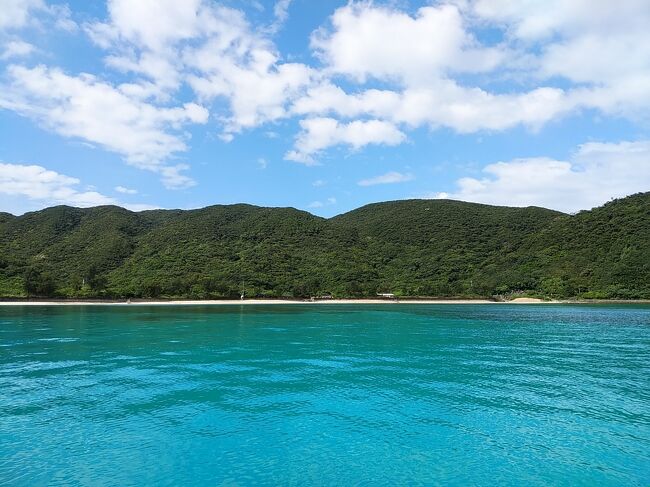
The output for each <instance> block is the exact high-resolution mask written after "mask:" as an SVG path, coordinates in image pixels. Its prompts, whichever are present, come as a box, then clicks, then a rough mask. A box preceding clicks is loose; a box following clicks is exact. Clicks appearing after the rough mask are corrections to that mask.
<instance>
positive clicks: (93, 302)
mask: <svg viewBox="0 0 650 487" xmlns="http://www.w3.org/2000/svg"><path fill="white" fill-rule="evenodd" d="M563 303H564V304H567V303H571V302H570V301H557V300H549V301H545V300H542V299H538V298H517V299H514V300H510V301H495V300H489V299H371V298H361V299H321V300H314V301H311V300H304V299H246V300H243V301H242V300H239V299H219V300H145V299H143V300H131V301H130V302H127V301H126V300H55V299H54V300H52V299H50V300H48V299H43V300H22V301H21V300H13V301H11V300H7V301H2V300H0V307H2V306H197V305H208V306H234V305H239V306H249V305H281V304H283V305H310V304H318V305H328V304H332V305H336V304H383V305H389V304H392V305H399V304H445V305H448V304H463V305H465V304H563ZM573 303H576V304H580V303H582V302H573Z"/></svg>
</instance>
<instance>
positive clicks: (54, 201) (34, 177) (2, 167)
mask: <svg viewBox="0 0 650 487" xmlns="http://www.w3.org/2000/svg"><path fill="white" fill-rule="evenodd" d="M80 185H81V181H80V180H79V179H77V178H74V177H70V176H67V175H65V174H61V173H58V172H56V171H51V170H49V169H46V168H44V167H42V166H38V165H34V164H32V165H27V164H9V163H3V162H0V204H1V205H2V207H0V211H9V212H11V213H15V214H20V213H24V212H25V211H29V210H31V209H37V208H42V207H43V206H53V205H69V206H76V207H81V208H87V207H91V206H101V205H119V206H122V207H124V208H128V209H129V210H132V211H143V210H153V209H157V208H160V207H159V206H155V205H149V204H143V203H122V202H120V201H119V200H116V199H115V198H111V197H110V196H106V195H104V194H102V193H100V192H98V191H96V190H95V189H94V188H93V187H92V186H90V187H86V189H81V188H80ZM129 194H132V193H129Z"/></svg>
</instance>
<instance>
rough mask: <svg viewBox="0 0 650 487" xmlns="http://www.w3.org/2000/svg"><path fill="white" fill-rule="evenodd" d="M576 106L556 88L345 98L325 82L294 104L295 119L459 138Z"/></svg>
mask: <svg viewBox="0 0 650 487" xmlns="http://www.w3.org/2000/svg"><path fill="white" fill-rule="evenodd" d="M579 103H581V101H580V100H579V99H578V98H575V99H569V98H568V97H567V95H566V93H565V92H564V91H563V90H561V89H558V88H537V89H535V90H532V91H529V92H526V93H514V94H492V93H489V92H487V91H485V90H482V89H480V88H465V87H462V86H459V85H458V84H457V83H456V82H455V81H453V80H438V81H436V82H432V83H431V84H430V86H428V87H423V88H407V89H405V90H404V91H401V92H399V91H391V90H385V89H384V90H378V89H369V90H365V91H362V92H360V93H355V94H348V93H345V92H344V91H343V90H342V89H341V88H340V87H338V86H335V85H332V84H330V83H326V84H322V85H319V86H317V87H314V88H312V89H310V90H308V92H307V93H306V94H305V96H303V97H301V98H299V99H297V100H296V102H295V103H294V105H293V107H292V110H293V112H294V113H297V114H310V115H327V114H335V115H338V116H339V117H359V116H364V115H365V116H371V117H376V118H379V119H385V120H389V121H390V122H392V123H393V124H398V125H399V124H405V125H407V126H409V127H412V128H413V127H420V126H422V125H426V126H429V127H430V128H432V129H435V128H439V127H450V128H453V129H455V130H456V131H458V132H461V133H471V132H476V131H479V130H504V129H507V128H510V127H513V126H516V125H519V124H523V125H526V126H528V127H530V128H532V129H538V128H539V127H541V126H542V125H543V124H544V123H546V122H548V121H549V120H552V119H553V118H556V117H558V116H559V115H562V114H564V113H567V112H568V111H570V110H571V109H572V108H574V107H575V106H577V105H578V104H579Z"/></svg>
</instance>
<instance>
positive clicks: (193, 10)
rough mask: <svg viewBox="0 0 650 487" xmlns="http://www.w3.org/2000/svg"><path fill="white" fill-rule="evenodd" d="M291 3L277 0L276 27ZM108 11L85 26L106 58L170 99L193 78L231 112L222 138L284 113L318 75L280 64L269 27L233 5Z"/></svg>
mask: <svg viewBox="0 0 650 487" xmlns="http://www.w3.org/2000/svg"><path fill="white" fill-rule="evenodd" d="M289 3H290V2H289V1H287V0H284V1H279V2H277V3H276V5H275V9H274V15H275V19H276V20H275V22H276V24H274V25H275V27H274V29H277V28H279V26H280V24H281V22H283V21H284V20H285V19H286V16H287V9H288V7H289ZM109 16H110V19H109V21H108V22H96V23H92V24H88V25H87V26H86V31H87V32H88V33H89V34H90V36H91V37H92V39H93V40H94V41H95V42H96V43H97V44H98V45H100V46H101V47H103V48H105V49H107V50H109V51H110V52H111V54H110V55H109V56H107V57H106V63H107V64H108V65H109V66H110V67H112V68H115V69H118V70H120V71H123V72H125V73H129V72H131V73H135V74H138V75H141V76H144V77H146V78H147V79H148V80H149V82H150V83H151V84H150V85H147V89H146V90H141V91H142V93H143V95H145V96H155V97H157V98H160V99H165V98H166V97H168V96H170V93H173V92H174V91H175V90H177V89H178V88H179V87H180V85H181V83H183V82H187V83H188V85H189V86H190V87H191V88H192V89H193V90H194V92H195V93H196V95H197V96H198V97H199V98H200V99H201V100H203V101H205V102H212V101H215V100H217V99H219V100H220V99H223V100H226V102H227V103H228V107H229V113H228V114H226V115H224V116H221V117H219V118H218V119H217V120H218V121H219V122H220V123H221V125H222V134H221V136H222V138H224V140H230V139H232V137H233V134H236V133H238V132H240V131H241V130H243V129H247V128H252V127H256V126H258V125H261V124H263V123H266V122H269V121H274V120H277V119H279V118H283V117H286V116H287V112H286V109H285V105H286V103H287V102H288V100H290V99H291V98H292V97H293V96H295V95H296V94H297V93H298V92H299V91H300V90H301V89H302V88H303V87H304V86H306V85H308V84H309V83H310V80H311V77H312V75H313V70H312V69H311V68H309V67H307V66H306V65H304V64H299V63H284V62H281V60H280V58H279V55H278V53H277V52H276V49H275V47H274V45H273V44H272V42H271V41H270V40H269V39H267V38H266V37H265V36H264V34H265V32H264V30H263V29H262V30H259V31H255V30H254V29H253V28H251V26H250V25H249V23H248V21H247V19H246V17H245V16H244V14H243V13H242V12H240V11H238V10H235V9H233V8H229V7H224V6H220V5H216V4H214V3H212V2H208V1H204V0H191V1H187V2H177V1H175V0H163V1H157V0H144V1H142V2H137V5H136V6H134V5H133V2H131V1H130V0H110V1H109ZM152 16H155V18H156V22H151V21H150V19H151V17H152ZM266 34H268V32H266ZM142 85H143V83H142V82H141V81H140V82H138V83H136V87H138V86H142Z"/></svg>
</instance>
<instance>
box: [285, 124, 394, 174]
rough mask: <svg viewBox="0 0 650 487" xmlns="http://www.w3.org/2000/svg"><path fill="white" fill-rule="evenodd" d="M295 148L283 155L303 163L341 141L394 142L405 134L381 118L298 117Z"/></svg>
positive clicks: (352, 143) (356, 146) (355, 146)
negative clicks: (346, 121)
mask: <svg viewBox="0 0 650 487" xmlns="http://www.w3.org/2000/svg"><path fill="white" fill-rule="evenodd" d="M300 126H301V128H302V132H301V133H300V134H298V137H297V139H296V143H295V149H294V150H292V151H289V152H288V153H287V154H285V159H287V160H290V161H295V162H301V163H304V164H307V165H310V164H315V163H316V161H315V159H314V155H315V154H317V153H319V152H320V151H322V150H324V149H326V148H328V147H332V146H335V145H340V144H345V145H349V146H351V147H352V148H353V149H359V148H361V147H364V146H366V145H368V144H384V145H398V144H401V143H402V142H404V140H406V136H405V135H404V134H403V133H402V132H401V131H400V130H398V129H397V127H395V126H394V125H393V124H391V123H389V122H385V121H381V120H365V121H362V120H355V121H353V122H350V123H339V122H338V121H337V120H335V119H333V118H309V119H306V120H301V121H300Z"/></svg>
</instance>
